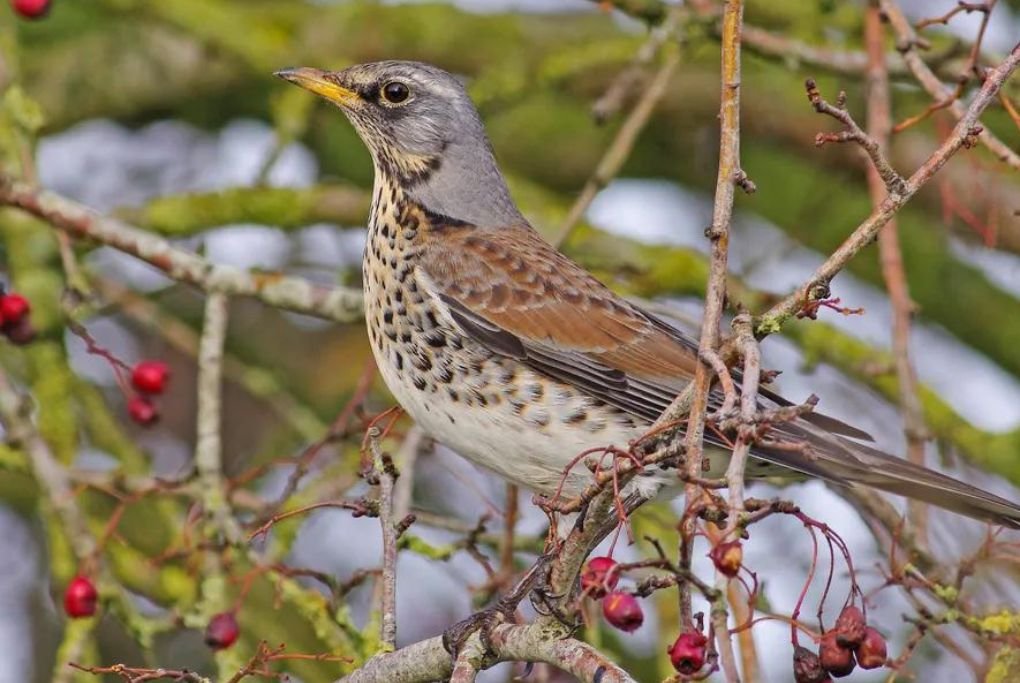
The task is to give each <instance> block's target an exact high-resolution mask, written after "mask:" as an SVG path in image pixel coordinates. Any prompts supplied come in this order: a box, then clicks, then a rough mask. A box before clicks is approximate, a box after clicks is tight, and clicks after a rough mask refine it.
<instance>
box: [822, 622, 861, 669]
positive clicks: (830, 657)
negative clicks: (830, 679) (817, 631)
mask: <svg viewBox="0 0 1020 683" xmlns="http://www.w3.org/2000/svg"><path fill="white" fill-rule="evenodd" d="M818 659H819V660H820V661H821V663H822V668H823V669H825V670H826V671H828V672H829V673H830V674H832V675H833V676H835V677H836V678H843V676H849V675H850V674H851V673H852V672H853V670H854V667H856V666H857V662H855V661H854V653H853V650H851V649H849V648H846V647H843V646H842V645H840V644H839V636H838V634H836V633H834V632H832V631H830V632H829V633H826V634H825V635H824V636H822V642H821V644H820V645H819V646H818Z"/></svg>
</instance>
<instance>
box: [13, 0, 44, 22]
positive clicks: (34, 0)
mask: <svg viewBox="0 0 1020 683" xmlns="http://www.w3.org/2000/svg"><path fill="white" fill-rule="evenodd" d="M50 2H51V0H11V7H13V8H14V11H15V12H17V13H18V14H20V15H21V16H23V17H24V18H25V19H40V18H42V17H44V16H46V13H47V12H49V11H50Z"/></svg>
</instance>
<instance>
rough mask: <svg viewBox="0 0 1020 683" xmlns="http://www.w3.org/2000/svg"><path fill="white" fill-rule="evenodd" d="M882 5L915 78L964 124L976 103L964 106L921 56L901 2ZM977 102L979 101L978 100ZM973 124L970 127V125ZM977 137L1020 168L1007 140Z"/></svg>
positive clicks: (989, 135) (1019, 156) (890, 0)
mask: <svg viewBox="0 0 1020 683" xmlns="http://www.w3.org/2000/svg"><path fill="white" fill-rule="evenodd" d="M879 4H880V6H881V8H882V12H884V13H885V15H886V17H888V19H889V24H890V25H891V26H892V27H893V30H894V31H895V32H896V39H897V42H898V44H897V47H898V49H899V50H900V54H902V55H903V60H904V61H905V62H906V63H907V68H909V69H910V71H911V73H913V74H914V78H916V79H917V82H918V83H920V84H921V87H922V88H924V89H925V90H927V91H928V94H929V95H931V97H932V99H934V100H935V101H936V102H940V103H941V102H949V106H948V109H949V111H950V112H951V113H952V114H953V116H955V117H956V119H957V120H958V121H959V122H960V123H962V122H963V120H964V119H965V118H968V115H969V113H970V112H971V111H972V110H973V109H974V103H971V106H970V107H969V108H967V109H964V106H963V103H961V102H960V101H959V100H958V99H957V98H956V96H955V95H954V93H953V91H952V90H950V89H949V88H948V87H946V85H945V84H944V83H943V82H942V81H941V80H940V79H939V77H938V76H936V75H935V74H934V73H933V72H932V70H931V69H930V68H929V67H928V65H927V64H925V63H924V60H923V59H921V54H920V52H919V51H918V49H917V46H918V44H919V42H920V41H919V39H918V37H917V32H916V31H915V30H914V27H913V26H912V25H911V24H910V21H908V20H907V18H906V16H904V14H903V12H902V10H900V8H899V5H897V4H896V3H895V2H894V0H879ZM1016 51H1017V48H1016V47H1014V48H1013V50H1012V51H1011V53H1010V54H1011V57H1013V56H1015V55H1016ZM1011 57H1007V58H1006V60H1005V61H1004V62H1003V64H1006V63H1009V61H1010V59H1011ZM1001 68H1002V65H1001V64H1000V66H999V68H998V69H996V71H999V70H1000V69H1001ZM1011 71H1012V70H1011ZM1007 78H1009V75H1008V74H1007V75H1006V76H1005V77H1004V78H1003V79H1002V81H1001V82H999V84H998V85H997V86H995V88H994V90H993V91H992V95H995V93H997V92H998V90H999V88H1000V87H1002V83H1003V82H1005V80H1006V79H1007ZM991 79H992V74H989V75H988V79H987V80H986V81H985V86H984V87H982V88H981V93H980V94H979V95H978V98H977V99H978V100H982V99H984V94H985V91H986V89H987V87H988V80H991ZM976 101H977V100H975V102H976ZM986 106H988V102H985V103H984V105H983V106H982V109H984V107H986ZM960 123H958V124H957V129H959V128H960ZM976 123H977V121H976V119H975V120H974V121H972V122H971V124H970V126H973V125H974V124H976ZM970 126H968V128H969V127H970ZM977 138H978V140H980V141H981V143H982V144H984V145H985V147H987V148H988V149H989V150H991V152H992V154H994V155H995V156H996V158H998V159H999V161H1002V162H1003V163H1005V164H1007V165H1008V166H1010V167H1011V168H1013V169H1014V170H1020V154H1017V153H1016V152H1014V151H1013V150H1012V149H1010V148H1009V146H1008V145H1006V143H1004V142H1003V141H1002V140H1000V139H999V138H998V137H996V136H995V135H994V134H992V133H991V132H990V131H988V130H986V129H982V130H981V131H980V132H978V133H977Z"/></svg>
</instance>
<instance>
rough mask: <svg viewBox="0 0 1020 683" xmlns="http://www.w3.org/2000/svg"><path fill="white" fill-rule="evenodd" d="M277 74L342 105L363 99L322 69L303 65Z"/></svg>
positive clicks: (346, 105)
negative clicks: (336, 81)
mask: <svg viewBox="0 0 1020 683" xmlns="http://www.w3.org/2000/svg"><path fill="white" fill-rule="evenodd" d="M276 75H277V76H279V77H280V78H282V79H283V80H285V81H290V82H291V83H293V84H295V85H299V86H301V87H302V88H304V89H305V90H310V91H312V92H313V93H315V94H316V95H319V96H320V97H324V98H325V99H327V100H329V101H330V102H333V103H335V104H338V105H340V106H341V107H349V106H352V105H354V104H355V103H357V102H358V101H359V100H360V99H361V98H360V97H359V96H358V93H356V92H354V91H353V90H348V89H347V88H345V87H343V86H341V85H338V84H337V83H335V82H334V81H333V80H332V78H331V75H332V74H330V72H328V71H323V70H322V69H313V68H311V67H307V66H302V67H298V68H296V69H283V70H282V71H277V72H276Z"/></svg>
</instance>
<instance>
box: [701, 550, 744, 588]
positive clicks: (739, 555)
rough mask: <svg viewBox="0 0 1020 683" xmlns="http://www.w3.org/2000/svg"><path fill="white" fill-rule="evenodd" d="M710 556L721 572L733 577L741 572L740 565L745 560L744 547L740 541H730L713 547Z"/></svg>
mask: <svg viewBox="0 0 1020 683" xmlns="http://www.w3.org/2000/svg"><path fill="white" fill-rule="evenodd" d="M708 557H709V559H711V560H712V564H714V565H715V568H716V569H718V570H719V573H720V574H722V575H724V576H728V577H730V578H731V579H732V578H733V577H734V576H736V575H737V574H738V573H739V572H740V565H741V564H743V562H744V548H743V546H741V545H740V541H728V542H726V543H720V544H718V545H717V546H715V547H714V548H712V550H711V551H709V553H708Z"/></svg>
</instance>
